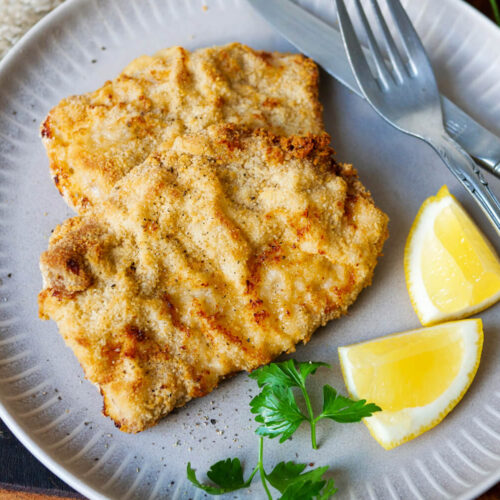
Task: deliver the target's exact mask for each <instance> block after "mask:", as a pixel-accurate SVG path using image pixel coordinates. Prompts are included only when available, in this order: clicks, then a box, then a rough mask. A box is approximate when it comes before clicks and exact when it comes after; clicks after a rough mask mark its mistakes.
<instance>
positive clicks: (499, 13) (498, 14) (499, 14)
mask: <svg viewBox="0 0 500 500" xmlns="http://www.w3.org/2000/svg"><path fill="white" fill-rule="evenodd" d="M490 4H491V10H492V11H493V17H494V18H495V22H496V23H497V24H498V26H500V10H499V9H498V4H497V1H496V0H490Z"/></svg>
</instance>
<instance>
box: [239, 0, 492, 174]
mask: <svg viewBox="0 0 500 500" xmlns="http://www.w3.org/2000/svg"><path fill="white" fill-rule="evenodd" d="M247 2H248V3H249V4H250V5H251V6H252V7H253V8H254V9H255V10H256V11H257V12H258V13H259V14H260V15H261V16H262V17H263V18H264V19H265V20H266V21H267V22H268V23H269V24H271V25H272V26H273V27H274V28H275V29H276V30H277V31H278V32H279V33H280V34H281V35H282V36H284V37H285V38H286V39H287V40H288V41H289V42H290V43H292V44H293V45H295V47H297V48H298V49H299V50H300V51H301V52H302V53H304V54H305V55H306V56H308V57H310V58H311V59H313V60H314V61H316V62H317V63H318V64H319V65H320V66H322V67H323V69H325V70H326V71H327V72H328V73H329V74H330V75H332V76H333V77H334V78H336V79H337V80H338V81H339V82H340V83H342V84H343V85H345V86H346V87H348V88H349V89H351V90H352V91H353V92H355V93H356V94H358V95H359V96H360V97H363V96H362V93H361V90H360V89H359V87H358V84H357V83H356V80H355V78H354V75H353V74H352V71H351V68H350V66H349V62H348V60H347V56H346V53H345V50H344V45H343V43H342V38H341V35H340V33H339V32H338V31H337V30H336V29H335V28H333V27H332V26H330V25H329V24H327V23H326V22H324V21H322V20H321V19H319V18H317V17H316V16H314V15H313V14H311V13H310V12H308V11H307V10H305V9H303V8H302V7H300V6H299V5H297V4H296V3H294V2H293V1H291V0H247ZM441 100H442V104H443V112H444V117H445V126H446V129H447V131H448V133H449V134H450V135H451V136H452V137H453V138H454V139H455V140H456V141H457V142H458V143H459V144H460V145H461V146H462V147H463V148H464V149H465V150H466V151H467V152H468V153H469V154H470V155H471V156H472V157H473V158H474V160H475V161H476V163H477V164H478V165H480V166H481V167H484V168H485V169H487V170H488V171H489V172H491V173H492V174H493V175H495V176H497V177H499V178H500V138H498V137H497V136H496V135H494V134H492V133H491V132H490V131H489V130H487V129H485V128H484V127H483V126H482V125H480V124H479V123H477V122H476V121H475V120H474V119H472V118H471V117H470V116H469V115H468V114H467V113H465V111H463V110H462V109H460V108H459V107H458V106H457V105H456V104H454V103H453V102H451V101H450V100H449V99H447V98H446V97H445V96H443V95H441Z"/></svg>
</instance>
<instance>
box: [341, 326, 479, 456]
mask: <svg viewBox="0 0 500 500" xmlns="http://www.w3.org/2000/svg"><path fill="white" fill-rule="evenodd" d="M482 346H483V328H482V322H481V320H480V319H467V320H461V321H454V322H451V323H445V324H442V325H436V326H431V327H428V328H420V329H418V330H411V331H408V332H404V333H396V334H393V335H388V336H386V337H380V338H377V339H375V340H370V341H368V342H363V343H360V344H353V345H350V346H345V347H340V348H339V357H340V365H341V367H342V373H343V375H344V380H345V383H346V386H347V390H348V392H349V394H350V396H351V397H352V398H354V399H366V400H367V401H370V402H372V403H375V404H377V405H378V406H380V407H381V408H382V411H381V412H377V413H375V414H374V415H372V416H371V417H369V418H365V419H364V420H363V421H364V423H365V424H366V426H367V427H368V429H369V430H370V433H371V434H372V436H373V437H374V438H375V439H376V440H377V441H378V442H379V444H381V445H382V446H383V447H384V448H385V449H386V450H390V449H391V448H394V447H395V446H399V445H400V444H403V443H405V442H406V441H409V440H410V439H413V438H415V437H417V436H419V435H420V434H422V433H423V432H425V431H427V430H429V429H431V428H432V427H434V426H435V425H437V424H438V423H439V422H441V420H443V418H444V417H445V416H446V415H447V414H448V413H449V412H450V411H451V410H452V409H453V408H454V407H455V405H456V404H457V403H458V402H459V401H460V400H461V399H462V397H463V395H464V394H465V392H466V391H467V389H468V387H469V385H470V384H471V382H472V380H473V378H474V375H475V374H476V371H477V367H478V366H479V360H480V358H481V350H482Z"/></svg>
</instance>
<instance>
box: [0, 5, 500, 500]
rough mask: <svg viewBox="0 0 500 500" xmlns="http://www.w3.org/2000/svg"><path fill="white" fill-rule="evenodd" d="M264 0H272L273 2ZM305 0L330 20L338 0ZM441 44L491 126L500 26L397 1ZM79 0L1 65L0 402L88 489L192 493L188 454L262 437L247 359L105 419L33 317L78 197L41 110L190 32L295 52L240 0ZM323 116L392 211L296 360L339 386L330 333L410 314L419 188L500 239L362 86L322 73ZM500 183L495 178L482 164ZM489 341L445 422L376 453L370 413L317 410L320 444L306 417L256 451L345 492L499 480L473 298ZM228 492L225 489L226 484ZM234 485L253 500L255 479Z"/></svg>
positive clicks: (493, 391) (68, 359)
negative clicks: (123, 424) (53, 241)
mask: <svg viewBox="0 0 500 500" xmlns="http://www.w3.org/2000/svg"><path fill="white" fill-rule="evenodd" d="M270 1H272V0H270ZM301 3H302V5H304V6H305V7H306V8H308V9H310V10H311V11H313V12H314V13H316V14H318V15H320V16H321V17H322V18H324V19H325V20H327V21H328V22H332V20H333V19H334V12H333V11H332V10H331V2H324V1H319V0H303V1H302V2H301ZM405 3H407V4H409V5H408V11H409V13H410V15H411V17H412V18H413V19H414V21H415V22H416V26H417V29H418V30H419V31H420V33H421V34H422V36H423V40H424V43H425V44H426V46H427V48H428V50H429V52H430V55H431V57H432V59H433V62H434V65H435V68H436V71H437V73H438V79H439V82H440V85H441V88H442V90H443V91H444V92H445V93H446V94H447V95H448V96H450V97H451V98H453V99H455V100H456V101H457V102H458V103H459V104H461V105H462V106H463V107H464V108H465V109H466V110H467V111H469V112H470V113H471V114H473V115H474V116H475V117H476V118H477V119H478V120H479V121H481V122H482V123H483V124H485V125H486V126H488V127H489V128H490V129H491V130H492V131H493V132H496V133H497V134H500V121H499V119H498V118H499V116H500V83H499V82H500V53H499V51H498V50H497V49H496V50H495V49H494V48H495V47H496V48H498V47H499V46H500V30H498V29H497V28H495V27H494V26H493V24H491V23H489V22H488V21H487V20H486V19H485V18H483V17H482V16H480V15H479V14H477V13H476V12H475V11H473V10H472V9H471V8H469V7H468V6H467V5H466V4H464V3H461V2H459V1H457V0H442V1H441V2H433V1H431V0H427V1H425V0H423V1H422V0H415V1H411V2H405ZM203 5H204V4H203V2H202V0H73V1H70V2H68V3H65V4H63V5H62V6H61V7H60V8H58V9H57V10H56V11H55V12H54V13H53V14H51V15H50V16H48V17H47V18H46V19H44V20H43V21H42V22H41V23H39V24H38V25H37V26H36V27H35V28H34V29H33V30H32V31H31V32H30V33H29V34H28V35H27V36H26V37H25V38H24V40H23V41H21V43H20V44H18V45H17V46H16V48H15V49H14V50H13V51H12V52H11V53H10V54H9V55H8V56H7V58H6V59H5V60H4V61H3V63H2V64H1V66H0V236H1V237H0V280H1V286H0V402H1V403H0V416H1V417H2V418H3V419H4V420H5V422H6V423H7V425H9V427H10V428H11V429H12V430H13V432H14V433H15V434H16V435H17V436H18V437H19V439H21V441H22V442H23V443H24V444H25V445H26V446H27V447H28V448H29V449H30V450H31V451H32V452H33V454H34V455H36V456H37V457H38V458H39V459H40V460H41V461H42V462H44V463H45V464H46V465H47V466H48V467H49V468H50V469H51V470H53V471H54V472H55V473H56V474H58V475H59V476H60V477H61V478H62V479H64V480H65V481H67V482H68V483H69V484H71V485H72V486H73V487H74V488H76V489H77V490H79V491H80V492H81V493H83V494H84V495H86V496H88V497H90V498H119V499H132V498H140V499H141V500H142V499H148V498H151V499H152V498H198V497H204V494H202V493H200V492H197V491H193V489H192V488H190V486H189V484H188V483H186V481H185V467H186V463H187V461H188V460H189V461H191V462H192V463H193V466H194V467H195V468H196V469H198V470H199V471H204V470H206V469H207V467H208V465H209V464H211V463H212V462H214V461H216V460H219V459H222V458H226V457H228V456H238V457H240V458H241V459H242V461H243V463H245V464H248V467H249V468H250V467H251V466H252V464H253V463H255V460H256V457H257V439H256V437H255V436H254V434H253V429H254V424H253V419H252V417H251V414H250V413H249V410H248V402H249V400H250V398H251V397H252V394H254V393H255V389H256V387H255V383H254V382H252V381H250V380H249V379H248V378H247V377H246V376H245V375H244V374H242V375H239V376H237V377H234V378H233V379H231V380H229V381H227V382H225V383H223V384H222V386H221V387H220V388H219V389H217V390H216V391H214V392H213V393H212V394H211V395H209V396H207V397H205V398H202V399H200V400H198V401H193V402H191V403H190V404H188V405H187V406H186V407H184V408H183V409H181V410H179V411H177V412H175V413H174V414H172V415H171V416H169V417H168V418H166V419H164V420H163V421H162V423H161V424H160V425H158V426H157V427H155V428H153V429H150V430H148V431H145V432H143V433H141V434H139V435H126V434H122V433H120V432H119V431H118V430H116V429H115V427H114V426H113V424H112V422H111V421H110V420H108V419H106V418H105V417H103V416H102V415H101V413H100V410H101V405H102V402H101V397H100V395H99V393H98V391H96V389H95V388H94V387H93V386H92V385H91V384H90V383H88V382H87V381H85V380H84V377H83V373H82V370H81V368H80V366H79V365H78V363H77V361H76V359H75V358H74V356H73V355H72V353H71V351H70V350H69V349H67V348H66V347H65V345H64V342H63V340H62V338H61V337H60V336H59V334H58V332H57V328H56V326H55V324H54V323H52V322H42V321H40V320H39V319H38V317H37V303H36V296H37V293H38V291H39V289H40V287H41V277H40V273H39V271H38V258H39V254H40V253H41V252H42V251H43V250H44V249H45V248H46V246H47V241H48V238H49V235H50V231H51V229H52V228H53V227H54V226H55V225H56V224H58V223H59V222H61V221H63V220H64V219H66V218H67V217H69V216H71V215H72V213H71V212H70V210H69V209H68V208H67V207H66V205H65V204H64V202H63V201H62V199H61V198H60V196H59V195H58V193H57V191H56V189H55V187H54V186H53V183H52V181H51V179H50V176H49V172H48V161H47V158H46V156H45V152H44V149H43V147H42V145H41V143H40V140H39V138H38V124H39V123H40V121H41V120H42V119H43V117H44V116H45V114H46V113H47V112H48V110H49V109H50V108H51V107H52V106H53V105H55V104H56V103H57V102H58V101H59V100H60V99H61V98H62V97H64V96H66V95H69V94H76V93H81V92H84V91H87V90H92V89H94V88H97V87H99V86H100V85H101V84H102V83H103V82H104V81H105V80H106V79H109V78H112V77H114V76H115V75H116V74H117V73H118V72H119V71H120V69H121V68H122V67H124V66H125V65H126V64H127V63H128V62H129V61H130V60H131V59H133V58H134V57H137V56H139V55H141V54H144V53H149V54H150V53H153V52H155V51H156V50H158V49H160V48H162V47H166V46H170V45H184V46H186V47H187V48H196V47H202V46H206V45H213V44H222V43H226V42H230V41H235V40H237V41H241V42H244V43H247V44H249V45H251V46H253V47H256V48H260V49H267V50H292V51H293V50H294V49H293V47H291V46H290V45H288V44H287V43H286V42H285V41H284V40H283V39H282V38H280V37H279V36H278V35H277V34H275V33H274V32H273V31H272V29H271V28H270V27H268V26H267V25H266V23H265V22H264V21H262V20H261V19H260V18H259V17H258V16H257V15H256V14H254V13H253V12H252V10H251V9H250V8H249V7H248V6H247V4H246V3H245V2H244V1H243V0H206V7H207V8H203ZM321 99H322V102H323V104H324V106H325V121H326V124H327V129H328V131H329V132H330V133H331V134H332V138H333V145H334V146H335V148H336V149H337V151H338V156H339V158H340V159H341V160H344V161H352V162H353V163H354V164H355V165H356V167H357V168H358V170H359V173H360V176H361V179H362V181H363V183H364V184H365V185H366V186H367V187H368V188H369V189H370V190H371V191H372V193H373V196H374V198H375V200H376V202H377V204H379V205H380V206H381V208H382V209H384V210H385V211H386V212H387V213H388V214H389V216H390V217H391V223H390V233H391V236H390V239H389V240H388V241H387V244H386V247H385V251H384V256H383V258H382V259H381V261H380V264H379V266H378V267H377V269H376V272H375V277H374V282H373V285H372V286H371V287H370V288H369V289H367V290H365V291H364V292H363V293H362V294H361V296H360V297H359V300H358V301H357V302H356V304H354V306H353V307H352V308H351V310H350V314H349V315H348V316H347V317H345V318H343V319H341V320H339V321H335V322H332V323H331V324H330V325H328V326H327V327H326V328H323V329H322V330H320V331H318V332H317V333H316V334H315V335H314V336H313V339H312V341H311V342H310V343H309V344H308V345H307V346H305V347H304V346H301V347H299V348H298V350H297V353H296V357H297V358H298V359H302V360H306V359H314V360H322V361H327V362H330V363H332V366H333V370H331V371H328V370H320V371H319V375H318V376H317V377H315V380H316V382H317V392H315V397H317V398H319V396H320V394H319V388H320V386H321V385H322V384H323V383H325V382H328V383H330V384H331V385H333V386H335V387H338V388H340V389H342V390H343V387H344V386H343V381H342V377H341V374H340V369H339V365H338V358H337V347H338V346H339V345H344V344H348V343H351V342H354V341H361V340H365V339H369V338H373V337H375V336H379V335H383V334H387V333H391V332H395V331H401V330H405V329H410V328H415V327H417V326H418V320H417V318H416V316H415V314H414V312H413V310H412V309H411V306H410V301H409V299H408V294H407V292H406V287H405V283H404V275H403V247H404V242H405V238H406V235H407V233H408V230H409V228H410V225H411V222H412V220H413V218H414V216H415V214H416V212H417V209H418V207H419V205H420V204H421V202H422V201H423V200H424V198H426V197H427V196H429V195H431V194H434V193H435V192H436V191H437V190H438V189H439V187H440V186H441V185H442V184H444V183H446V184H448V186H449V187H450V190H451V191H452V192H453V193H454V194H455V195H457V197H458V198H459V199H460V200H461V201H462V202H463V203H464V205H465V206H466V208H467V209H468V210H469V211H470V212H471V213H472V215H473V216H474V217H475V219H476V220H477V221H478V222H479V223H480V225H481V226H482V227H483V228H484V230H485V231H486V232H487V234H488V235H489V236H490V238H491V239H492V241H493V242H494V243H495V244H496V247H497V249H498V246H499V245H498V238H497V237H496V236H494V233H493V231H491V230H490V228H489V227H487V226H486V225H485V222H484V220H483V218H482V216H481V214H480V213H479V211H478V210H477V209H476V207H475V206H473V203H472V201H471V200H470V199H469V198H468V197H467V195H466V194H465V192H464V191H463V190H462V189H461V188H460V186H459V185H458V184H457V183H456V182H455V181H454V179H453V178H452V177H451V175H449V174H448V171H447V170H446V169H445V168H444V166H443V165H442V164H441V163H440V161H439V160H438V158H437V157H436V155H435V154H434V153H433V152H432V151H431V150H430V149H429V148H428V147H426V146H425V145H424V144H421V143H420V142H418V141H417V140H414V139H411V138H408V137H406V136H403V135H402V134H400V133H398V132H396V131H394V130H392V129H391V128H390V127H389V126H388V125H387V124H385V123H384V122H383V121H382V120H381V119H380V118H379V117H378V116H377V115H376V114H375V113H374V112H373V111H372V110H371V109H370V108H369V107H368V105H367V104H366V103H364V102H363V101H362V100H361V99H359V98H358V97H356V96H355V95H353V94H351V93H350V92H348V91H347V90H346V89H344V88H342V87H341V86H340V85H338V84H336V83H335V81H334V80H333V79H331V78H330V77H329V76H327V75H326V74H323V75H322V84H321ZM492 186H493V188H494V189H495V190H496V191H497V192H500V182H499V181H497V180H494V181H493V180H492ZM481 317H482V318H483V321H484V329H485V344H484V353H483V360H482V363H481V366H480V368H479V372H478V374H477V376H476V379H475V381H474V383H473V385H472V387H471V389H470V390H469V392H468V394H467V395H466V397H465V398H464V399H463V401H462V402H461V403H460V404H459V405H458V406H457V408H456V409H455V410H454V411H453V412H452V413H451V414H450V415H449V416H448V417H447V418H446V420H445V421H444V422H443V423H442V424H440V425H439V426H438V427H437V428H435V429H433V430H432V431H430V432H427V433H426V434H425V435H423V436H422V437H420V438H419V439H416V440H414V441H412V442H410V443H407V444H405V445H403V446H401V447H400V448H396V449H394V450H392V451H390V452H387V451H384V450H383V449H382V448H381V447H380V446H379V445H378V444H377V443H376V442H375V441H374V440H373V439H372V438H371V437H370V436H369V434H368V431H367V429H366V428H365V427H364V426H363V425H362V424H353V425H349V426H348V425H344V426H341V425H334V424H333V423H331V424H330V423H324V424H322V425H321V427H320V430H319V444H320V450H319V451H317V452H314V451H312V450H311V449H310V446H309V442H308V439H309V436H308V434H307V429H306V428H305V427H304V428H303V429H302V428H301V429H300V430H299V431H298V432H297V434H296V435H295V436H294V437H293V440H292V441H289V442H287V443H285V444H283V445H278V444H277V443H276V442H275V441H272V442H268V443H266V460H268V461H269V464H270V465H272V464H273V463H276V462H277V461H279V460H285V459H286V460H288V459H292V458H294V457H295V458H296V459H297V460H301V461H304V462H314V463H315V464H316V465H318V466H319V465H329V466H331V467H332V474H333V477H334V478H335V480H336V483H337V486H338V488H339V492H338V496H339V497H340V498H371V499H374V498H377V499H387V498H401V499H405V500H406V499H411V498H417V499H422V498H425V499H428V498H432V499H434V498H473V497H474V496H475V495H477V494H479V493H480V492H481V491H483V490H484V489H486V488H487V487H488V486H489V485H490V484H493V483H494V482H496V481H497V480H498V479H499V478H500V390H499V384H498V380H499V376H500V364H499V363H498V360H499V359H500V338H499V336H500V333H499V330H500V306H498V305H497V306H495V307H493V308H491V309H489V310H488V311H486V312H484V313H482V314H481ZM233 497H234V495H231V498H233ZM237 497H238V498H261V497H263V491H262V490H261V489H260V485H259V484H258V483H256V485H255V486H252V488H251V490H245V491H243V492H237Z"/></svg>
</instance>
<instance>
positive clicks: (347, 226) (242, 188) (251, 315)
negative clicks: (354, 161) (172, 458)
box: [39, 124, 387, 432]
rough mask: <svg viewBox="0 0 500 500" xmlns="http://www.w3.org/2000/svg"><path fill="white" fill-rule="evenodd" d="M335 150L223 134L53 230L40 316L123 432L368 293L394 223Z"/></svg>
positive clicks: (319, 138) (189, 147)
mask: <svg viewBox="0 0 500 500" xmlns="http://www.w3.org/2000/svg"><path fill="white" fill-rule="evenodd" d="M328 144H329V137H328V135H326V134H323V135H314V136H313V135H310V136H305V137H304V136H290V137H279V136H277V135H275V134H273V133H272V132H270V131H266V130H252V129H249V128H241V127H239V126H235V125H230V124H226V125H220V126H212V127H209V128H208V129H207V130H206V131H204V132H200V133H197V134H190V135H186V136H183V137H179V138H177V140H176V141H175V142H174V143H173V144H170V143H167V144H165V145H164V146H163V147H159V148H158V149H157V151H156V152H155V153H153V154H151V155H150V156H149V157H148V159H147V160H146V161H144V162H143V163H142V164H141V165H139V166H137V167H136V168H135V169H133V170H131V171H130V172H129V173H128V175H126V176H125V177H123V178H122V179H121V180H120V181H118V183H117V184H116V186H115V187H114V188H113V189H112V191H111V193H110V196H109V197H108V198H107V199H106V200H103V201H102V203H101V204H100V205H99V206H97V207H95V208H94V210H93V211H92V212H90V213H88V214H86V215H84V216H78V217H74V218H72V219H69V220H68V221H66V222H64V223H63V224H62V225H60V226H59V227H58V228H57V229H56V231H55V232H54V234H53V236H52V238H51V240H50V244H49V249H48V251H46V252H45V253H44V254H43V255H42V257H41V270H42V274H43V279H44V288H43V291H42V292H41V293H40V295H39V306H40V315H41V317H43V318H45V319H48V318H51V319H53V320H54V321H55V322H56V323H57V325H58V327H59V331H60V333H61V334H62V336H63V337H64V339H65V340H66V342H67V344H68V345H69V346H70V347H71V348H72V350H73V351H74V353H75V355H76V357H77V358H78V360H79V362H80V363H81V365H82V367H83V369H84V371H85V374H86V376H87V377H88V379H90V380H91V381H92V382H94V383H95V384H97V385H98V386H99V388H100V390H101V393H102V395H103V397H104V407H105V410H104V412H105V414H107V415H109V416H110V417H111V418H112V419H113V420H114V421H115V423H116V425H117V426H118V427H119V428H120V429H121V430H123V431H125V432H138V431H141V430H143V429H145V428H147V427H150V426H152V425H154V424H156V423H157V422H158V420H159V419H160V418H161V417H163V416H165V415H167V414H168V413H169V412H171V411H172V410H173V409H174V408H175V407H178V406H182V405H184V404H185V403H186V402H187V401H189V400H190V399H192V398H195V397H200V396H203V395H205V394H207V393H208V392H210V391H211V390H213V389H214V388H215V387H216V386H217V384H218V383H219V381H220V380H221V379H223V378H225V377H227V376H229V375H231V374H234V373H236V372H238V371H241V370H253V369H255V368H256V367H258V366H260V365H263V364H265V363H268V362H270V361H271V360H272V359H274V358H275V357H277V356H278V355H280V354H281V353H283V352H288V353H289V352H293V351H294V350H295V345H296V344H297V343H299V342H301V341H302V342H307V341H308V340H309V338H310V337H311V335H312V333H313V332H314V331H315V330H316V329H317V328H318V327H319V326H321V325H324V324H325V323H327V322H328V321H329V320H331V319H333V318H337V317H339V316H341V315H342V314H344V313H345V312H346V311H347V308H348V307H349V306H350V305H351V304H352V303H353V301H354V300H355V299H356V297H357V296H358V294H359V293H360V291H361V290H362V289H363V288H364V287H366V286H367V285H369V284H370V283H371V280H372V275H373V271H374V268H375V265H376V262H377V258H378V256H379V255H380V253H381V250H382V245H383V243H384V240H385V239H386V237H387V217H386V215H385V214H384V213H382V212H381V211H380V210H379V209H378V208H377V207H376V206H375V205H374V203H373V200H372V198H371V196H370V194H369V193H368V192H367V191H366V189H365V188H364V187H363V186H362V185H361V183H360V182H359V180H358V177H357V174H356V171H355V170H354V169H353V167H352V166H351V165H347V164H340V163H337V162H336V161H335V159H334V157H333V151H332V149H331V148H330V147H329V145H328Z"/></svg>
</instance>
